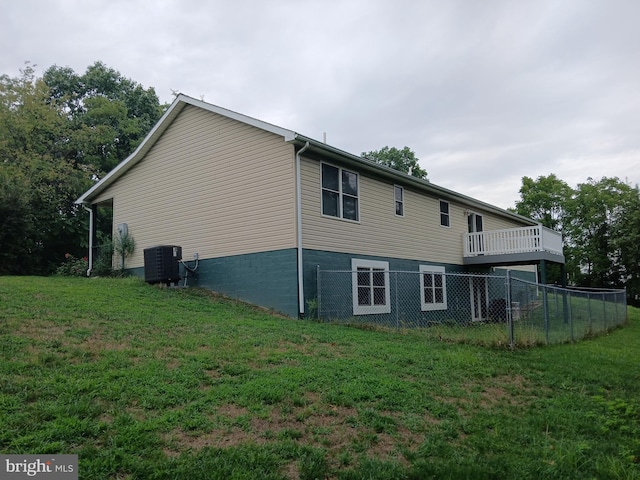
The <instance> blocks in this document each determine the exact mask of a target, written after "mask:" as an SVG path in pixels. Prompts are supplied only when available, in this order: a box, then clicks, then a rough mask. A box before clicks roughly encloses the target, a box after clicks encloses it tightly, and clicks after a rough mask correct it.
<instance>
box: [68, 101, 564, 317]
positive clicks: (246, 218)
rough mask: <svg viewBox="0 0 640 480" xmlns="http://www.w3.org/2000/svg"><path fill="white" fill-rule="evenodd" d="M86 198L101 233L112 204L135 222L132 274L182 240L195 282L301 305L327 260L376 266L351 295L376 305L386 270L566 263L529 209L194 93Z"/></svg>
mask: <svg viewBox="0 0 640 480" xmlns="http://www.w3.org/2000/svg"><path fill="white" fill-rule="evenodd" d="M76 203H78V204H81V205H83V206H84V207H85V208H86V209H87V210H88V211H89V212H90V218H91V222H90V223H91V227H90V235H89V237H90V244H91V245H96V229H97V227H96V225H97V224H98V223H99V222H98V218H103V217H104V215H103V213H104V212H108V215H107V217H108V222H107V223H108V227H107V230H108V231H109V232H113V234H117V233H116V232H117V230H116V229H115V228H114V226H118V227H119V228H120V229H122V228H123V226H126V228H127V229H128V232H129V233H130V234H131V235H132V236H133V237H134V238H135V241H136V245H137V249H136V251H135V252H134V254H133V256H132V257H131V258H130V259H128V261H127V267H128V268H129V269H131V271H132V272H133V273H134V274H137V275H140V276H143V275H144V255H143V251H144V250H145V249H147V248H150V247H153V246H158V245H177V246H180V247H182V258H183V259H185V260H186V261H189V260H191V263H192V264H193V260H192V259H194V255H196V254H197V256H198V258H199V264H198V270H197V272H196V273H197V276H195V277H193V278H189V285H197V286H201V287H206V288H209V289H212V290H214V291H218V292H221V293H224V294H227V295H229V296H232V297H235V298H239V299H243V300H245V301H248V302H251V303H254V304H257V305H262V306H265V307H268V308H272V309H274V310H276V311H279V312H282V313H284V314H287V315H289V316H292V317H298V316H303V315H304V314H305V309H306V305H307V301H309V300H312V299H314V298H315V296H316V271H317V269H318V268H320V269H323V270H334V269H335V270H351V269H353V270H358V271H362V272H369V273H371V276H370V277H369V278H370V279H371V283H372V285H371V288H372V289H374V287H376V288H377V293H376V298H375V299H371V298H370V299H368V300H367V299H364V298H361V299H357V298H355V297H356V295H354V306H353V314H354V315H359V314H362V315H366V314H368V313H375V312H376V311H377V310H379V307H380V305H379V304H380V303H381V302H382V303H383V302H384V301H385V295H386V296H388V294H389V291H388V285H386V286H385V285H373V283H376V282H379V281H382V282H384V280H379V279H377V277H376V276H375V275H374V273H375V272H376V271H380V270H385V271H386V270H389V269H390V270H413V271H416V272H417V271H419V270H421V269H422V270H426V271H430V272H465V271H476V272H478V271H480V272H482V271H486V272H488V271H490V269H492V268H496V267H504V266H507V265H512V266H514V265H529V267H520V268H524V270H525V271H528V272H529V274H530V275H533V278H535V272H536V265H541V266H542V268H541V272H542V274H543V275H544V265H545V263H547V262H555V263H559V264H564V257H563V256H562V238H561V236H560V234H559V233H557V232H554V231H551V230H548V229H546V228H543V227H541V226H540V225H538V224H537V223H536V222H534V221H532V220H530V219H527V218H524V217H522V216H519V215H516V214H514V213H511V212H508V211H505V210H503V209H500V208H498V207H495V206H493V205H489V204H487V203H484V202H481V201H478V200H475V199H473V198H470V197H467V196H465V195H462V194H460V193H456V192H453V191H451V190H448V189H445V188H442V187H439V186H437V185H435V184H433V183H430V182H428V181H424V180H420V179H417V178H414V177H411V176H408V175H406V174H403V173H400V172H397V171H395V170H392V169H390V168H387V167H384V166H381V165H378V164H376V163H373V162H370V161H367V160H364V159H362V158H360V157H359V156H356V155H352V154H350V153H347V152H344V151H341V150H339V149H337V148H334V147H332V146H330V145H327V144H325V143H323V142H320V141H317V140H314V139H312V138H309V137H306V136H304V135H301V134H298V133H296V132H294V131H292V130H287V129H284V128H280V127H277V126H275V125H271V124H269V123H266V122H263V121H260V120H257V119H254V118H251V117H248V116H246V115H242V114H239V113H236V112H232V111H229V110H226V109H224V108H220V107H218V106H215V105H211V104H208V103H205V102H203V101H200V100H196V99H194V98H191V97H188V96H185V95H179V96H178V97H177V98H176V99H175V101H174V102H173V103H172V105H171V106H170V107H169V108H168V110H167V111H166V112H165V114H164V115H163V117H162V118H161V119H160V121H159V122H158V123H157V124H156V125H155V126H154V128H153V129H152V130H151V132H150V133H149V134H148V135H147V137H146V138H145V139H144V140H143V142H142V143H141V144H140V146H138V148H137V149H136V150H135V151H134V152H133V153H132V154H131V155H130V156H129V157H128V158H126V159H125V160H124V161H122V162H121V163H120V164H119V165H118V166H116V167H115V168H114V169H113V170H112V171H111V172H109V174H108V175H106V176H105V177H104V178H102V179H101V180H100V181H99V182H97V183H96V184H95V185H94V186H93V187H92V188H91V189H90V190H88V191H87V192H85V193H84V194H83V195H82V196H81V197H80V198H79V199H78V200H77V201H76ZM101 212H102V213H101ZM90 257H91V258H90V260H91V262H93V257H94V251H93V249H91V248H90ZM91 265H92V263H90V269H91ZM318 266H319V267H318ZM364 276H365V275H363V278H364ZM367 302H369V303H367Z"/></svg>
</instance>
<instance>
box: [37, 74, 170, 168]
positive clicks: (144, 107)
mask: <svg viewBox="0 0 640 480" xmlns="http://www.w3.org/2000/svg"><path fill="white" fill-rule="evenodd" d="M43 79H44V81H45V83H46V84H47V85H48V86H49V88H50V101H51V102H58V103H60V104H61V105H62V106H63V107H64V110H65V111H66V113H67V115H68V117H69V120H70V125H71V135H70V139H69V147H70V152H69V155H70V158H69V159H70V160H72V161H74V162H76V163H78V164H82V165H84V166H85V167H86V168H88V169H89V170H90V171H91V173H92V174H93V175H94V176H95V177H97V178H101V177H102V176H104V175H105V174H106V173H107V172H109V171H110V170H111V169H112V168H113V167H115V166H116V165H117V164H118V163H119V162H120V161H121V160H123V159H124V158H126V157H127V155H129V154H130V153H131V152H132V151H133V150H135V148H136V147H137V146H138V145H139V144H140V142H141V141H142V140H143V139H144V136H145V135H146V134H147V133H148V132H149V131H150V130H151V128H152V127H153V125H155V123H156V122H157V121H158V120H159V118H160V117H161V116H162V113H163V111H164V108H165V106H161V105H160V102H159V100H158V96H157V95H156V93H155V90H154V89H153V88H148V89H145V88H143V87H142V86H141V85H140V84H138V83H136V82H134V81H133V80H131V79H128V78H125V77H123V76H122V75H121V74H120V72H118V71H116V70H114V69H112V68H108V67H107V66H106V65H104V64H103V63H102V62H96V63H94V64H93V65H91V66H89V67H88V68H87V70H86V72H85V73H84V74H82V75H78V74H76V73H75V72H74V71H73V70H72V69H70V68H69V67H58V66H55V65H54V66H52V67H50V68H49V69H48V70H46V71H45V73H44V75H43Z"/></svg>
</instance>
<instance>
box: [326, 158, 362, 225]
mask: <svg viewBox="0 0 640 480" xmlns="http://www.w3.org/2000/svg"><path fill="white" fill-rule="evenodd" d="M358 196H359V195H358V174H357V173H354V172H350V171H348V170H343V169H342V168H338V167H334V166H333V165H328V164H326V163H323V164H322V214H323V215H328V216H330V217H337V218H344V219H347V220H355V221H358V220H359V217H360V213H359V207H358Z"/></svg>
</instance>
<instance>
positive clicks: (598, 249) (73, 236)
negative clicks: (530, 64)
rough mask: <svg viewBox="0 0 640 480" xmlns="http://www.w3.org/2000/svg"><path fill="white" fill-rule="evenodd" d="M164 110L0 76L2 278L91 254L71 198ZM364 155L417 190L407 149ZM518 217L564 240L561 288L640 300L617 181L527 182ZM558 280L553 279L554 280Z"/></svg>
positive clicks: (102, 89) (100, 78) (415, 166)
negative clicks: (618, 292) (623, 290)
mask: <svg viewBox="0 0 640 480" xmlns="http://www.w3.org/2000/svg"><path fill="white" fill-rule="evenodd" d="M167 107H168V106H167V105H162V104H160V102H159V100H158V96H157V95H156V93H155V90H154V89H153V88H144V87H143V86H142V85H140V84H138V83H137V82H135V81H133V80H131V79H129V78H126V77H124V76H122V75H121V74H120V72H118V71H116V70H114V69H112V68H109V67H107V66H106V65H104V64H103V63H101V62H96V63H94V64H93V65H91V66H89V67H88V68H87V69H86V71H85V72H84V73H82V74H78V73H76V72H74V71H73V70H72V69H71V68H69V67H59V66H56V65H54V66H52V67H50V68H48V69H47V70H45V71H44V74H43V75H42V76H41V77H37V76H36V74H35V68H34V66H32V65H31V64H29V63H27V64H25V66H24V68H23V69H22V70H21V71H20V75H19V76H17V77H10V76H8V75H2V76H0V274H5V275H6V274H25V275H26V274H49V273H51V272H52V271H54V269H55V267H56V266H58V265H59V264H60V263H61V262H62V261H63V260H64V257H65V254H72V255H76V256H82V255H84V254H85V252H86V248H87V222H88V215H87V214H86V212H84V211H83V210H82V208H81V207H79V206H78V205H75V204H74V200H75V199H76V198H78V197H79V196H80V195H81V194H82V193H83V192H85V191H86V190H87V189H88V188H90V187H91V186H92V185H93V184H94V183H95V182H96V181H97V180H98V179H100V178H102V177H103V176H104V175H105V174H106V173H108V172H109V171H110V170H111V169H112V168H113V167H115V166H116V165H117V164H118V163H119V162H120V161H122V160H123V159H125V158H126V157H127V156H128V155H129V154H130V153H131V152H133V150H134V149H135V148H136V147H137V146H138V145H139V144H140V142H141V141H142V140H143V138H144V137H145V136H146V134H147V133H148V132H149V131H150V130H151V128H152V127H153V125H155V123H156V122H157V121H158V120H159V119H160V117H161V116H162V114H163V113H164V111H165V110H166V108H167ZM362 157H363V158H365V159H367V160H370V161H374V162H378V163H381V164H383V165H386V166H388V167H390V168H394V169H396V170H400V171H404V172H405V173H407V174H409V175H413V176H415V177H418V178H422V179H424V180H428V179H427V172H426V171H425V170H423V169H422V168H421V167H420V164H419V160H418V158H417V157H416V156H415V153H414V152H413V151H411V150H410V149H409V148H408V147H404V148H403V149H397V148H395V147H391V148H390V147H383V148H382V149H380V150H377V151H370V152H363V153H362ZM513 211H514V212H516V213H519V214H521V215H524V216H526V217H529V218H532V219H533V220H536V221H539V222H540V223H542V224H543V225H545V226H547V227H549V228H553V229H555V230H559V231H561V232H562V234H563V237H564V241H565V249H564V253H565V257H566V260H567V272H568V276H569V282H570V283H571V284H574V285H579V286H591V287H623V286H626V287H627V290H628V293H629V298H630V300H634V299H636V300H637V297H638V296H639V295H640V241H639V240H640V194H639V191H638V186H637V185H636V186H631V185H629V184H627V183H625V182H622V181H621V180H619V179H618V178H606V177H605V178H602V179H600V180H597V181H596V180H593V179H591V178H589V179H587V181H586V182H585V183H581V184H578V185H577V186H576V187H575V188H572V187H570V186H569V185H568V184H567V183H566V182H564V181H562V180H561V179H559V178H557V177H556V176H555V175H554V174H551V175H548V176H541V177H538V178H537V179H535V180H534V179H532V178H529V177H524V178H523V179H522V186H521V188H520V200H519V201H518V202H517V203H516V206H515V208H514V209H513ZM557 277H558V272H556V278H557Z"/></svg>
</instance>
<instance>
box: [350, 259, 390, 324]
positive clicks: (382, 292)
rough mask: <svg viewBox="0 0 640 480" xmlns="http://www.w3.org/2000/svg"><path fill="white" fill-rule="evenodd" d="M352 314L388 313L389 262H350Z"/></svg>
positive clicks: (354, 260) (358, 260)
mask: <svg viewBox="0 0 640 480" xmlns="http://www.w3.org/2000/svg"><path fill="white" fill-rule="evenodd" d="M351 270H352V280H351V283H352V292H353V314H354V315H367V314H373V313H390V312H391V302H390V292H389V262H381V261H377V260H360V259H355V258H354V259H353V260H351Z"/></svg>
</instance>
